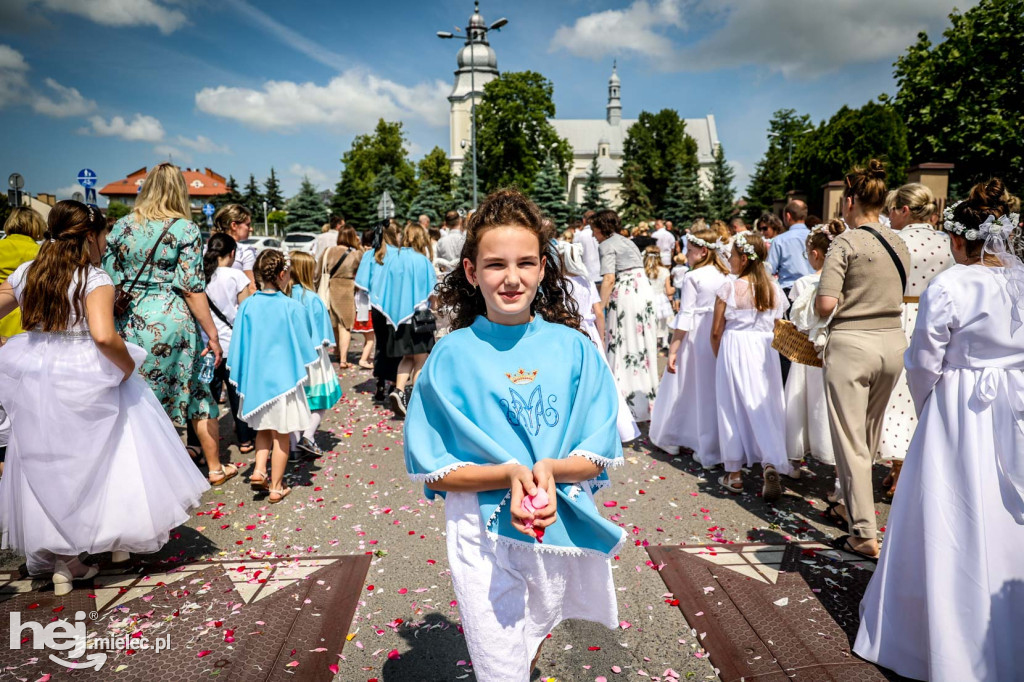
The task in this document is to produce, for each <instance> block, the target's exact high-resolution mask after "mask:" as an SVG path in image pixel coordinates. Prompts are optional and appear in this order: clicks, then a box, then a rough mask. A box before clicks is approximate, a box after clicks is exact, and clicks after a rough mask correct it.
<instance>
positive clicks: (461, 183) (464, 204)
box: [452, 167, 473, 211]
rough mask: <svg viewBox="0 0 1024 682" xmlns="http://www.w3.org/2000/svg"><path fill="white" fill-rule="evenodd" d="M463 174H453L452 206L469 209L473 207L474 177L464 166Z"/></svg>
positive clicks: (464, 209)
mask: <svg viewBox="0 0 1024 682" xmlns="http://www.w3.org/2000/svg"><path fill="white" fill-rule="evenodd" d="M462 170H463V172H462V174H461V175H453V176H452V208H454V209H456V210H458V209H462V210H463V211H468V210H469V209H471V208H473V178H472V175H471V174H470V173H467V172H466V169H465V167H463V169H462Z"/></svg>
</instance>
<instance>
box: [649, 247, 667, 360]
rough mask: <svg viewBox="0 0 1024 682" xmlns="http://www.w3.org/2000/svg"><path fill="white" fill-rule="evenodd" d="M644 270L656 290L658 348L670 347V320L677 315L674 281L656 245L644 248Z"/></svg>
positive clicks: (655, 313) (652, 287)
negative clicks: (671, 279) (673, 291)
mask: <svg viewBox="0 0 1024 682" xmlns="http://www.w3.org/2000/svg"><path fill="white" fill-rule="evenodd" d="M644 272H645V273H646V274H647V279H648V281H650V283H651V289H653V290H654V316H655V318H656V319H657V324H656V329H657V332H658V348H659V349H661V348H668V338H669V333H670V330H669V322H670V321H671V320H672V318H673V317H675V315H674V314H673V313H672V298H671V294H672V291H671V289H672V282H670V281H669V272H668V268H666V267H665V266H664V265H662V264H661V251H659V250H658V247H656V246H648V247H647V248H646V249H645V250H644Z"/></svg>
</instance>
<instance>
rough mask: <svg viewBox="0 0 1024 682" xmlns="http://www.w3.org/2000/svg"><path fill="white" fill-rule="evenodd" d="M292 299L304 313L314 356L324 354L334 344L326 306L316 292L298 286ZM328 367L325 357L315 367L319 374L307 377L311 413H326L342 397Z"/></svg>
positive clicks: (307, 398)
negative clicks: (302, 308) (307, 321)
mask: <svg viewBox="0 0 1024 682" xmlns="http://www.w3.org/2000/svg"><path fill="white" fill-rule="evenodd" d="M292 298H293V299H294V300H296V301H298V302H299V303H301V304H302V306H303V307H304V308H305V309H306V315H307V319H308V320H309V329H310V334H311V335H312V339H313V342H314V343H315V344H316V345H315V346H314V350H315V351H316V353H317V355H318V356H319V355H323V354H326V353H327V349H326V347H327V346H331V345H333V344H334V329H333V328H332V327H331V316H330V313H329V312H328V310H327V306H326V305H324V302H323V301H321V300H320V297H319V296H317V295H316V293H315V292H312V291H310V290H309V289H304V288H303V287H302V285H301V284H297V283H296V284H292ZM329 364H330V360H329V359H328V358H327V357H326V356H325V357H323V358H321V360H320V362H319V363H318V365H317V366H318V368H319V369H318V371H314V372H311V373H310V377H309V383H308V384H307V385H306V402H307V403H308V404H309V409H311V410H326V409H328V408H330V407H333V406H334V404H335V403H337V402H338V401H339V400H341V398H342V396H343V395H344V394H343V392H342V390H341V384H340V383H339V382H338V375H337V374H335V372H334V369H333V368H332V367H330V366H329Z"/></svg>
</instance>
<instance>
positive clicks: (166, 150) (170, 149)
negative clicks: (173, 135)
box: [153, 144, 192, 163]
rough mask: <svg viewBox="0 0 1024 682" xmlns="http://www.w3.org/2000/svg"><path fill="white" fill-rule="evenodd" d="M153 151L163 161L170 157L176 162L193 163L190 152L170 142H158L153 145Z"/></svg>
mask: <svg viewBox="0 0 1024 682" xmlns="http://www.w3.org/2000/svg"><path fill="white" fill-rule="evenodd" d="M153 153H154V154H156V155H157V156H158V157H160V160H161V161H166V160H168V159H170V160H172V161H174V163H183V162H184V163H191V162H192V156H191V155H190V154H189V153H188V152H184V151H182V150H181V149H178V148H177V147H175V146H173V145H169V144H158V145H156V146H155V147H153Z"/></svg>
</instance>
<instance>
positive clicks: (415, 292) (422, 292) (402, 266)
mask: <svg viewBox="0 0 1024 682" xmlns="http://www.w3.org/2000/svg"><path fill="white" fill-rule="evenodd" d="M393 253H394V255H393V256H392V257H391V258H387V257H385V260H384V267H383V270H382V272H381V275H380V278H379V280H377V281H375V282H372V283H371V286H370V305H371V306H373V307H374V308H376V309H377V310H379V311H380V312H381V314H383V315H384V317H385V318H386V319H387V321H388V324H390V325H391V326H392V327H394V328H395V329H398V327H399V325H401V324H402V323H404V322H408V321H409V320H411V319H412V316H413V313H415V312H416V309H417V308H426V307H427V299H428V298H430V295H431V294H432V293H434V287H435V286H436V285H437V272H435V270H434V264H433V263H431V262H430V259H429V258H427V257H426V256H424V255H423V254H422V253H419V252H418V251H415V250H413V249H409V248H400V249H395V250H394V252H393ZM371 260H372V258H371ZM360 265H362V263H360Z"/></svg>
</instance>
